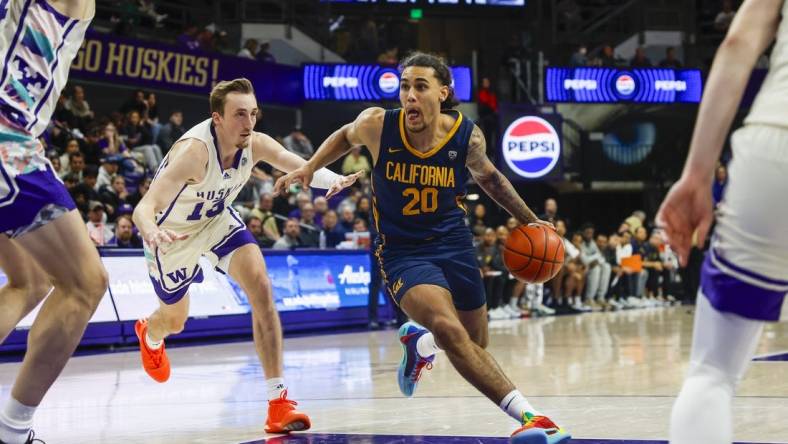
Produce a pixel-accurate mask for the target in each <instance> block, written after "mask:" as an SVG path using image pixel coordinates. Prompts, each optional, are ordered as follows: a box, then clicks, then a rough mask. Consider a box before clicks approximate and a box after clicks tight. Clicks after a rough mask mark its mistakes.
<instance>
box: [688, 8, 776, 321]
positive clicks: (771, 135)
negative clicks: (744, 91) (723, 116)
mask: <svg viewBox="0 0 788 444" xmlns="http://www.w3.org/2000/svg"><path fill="white" fill-rule="evenodd" d="M782 8H783V9H782V16H783V20H782V21H781V22H780V26H779V29H778V30H777V40H776V42H775V45H774V49H773V50H772V55H771V61H770V62H771V63H770V66H771V68H770V69H769V73H768V75H767V76H766V80H765V81H764V83H763V86H762V87H761V90H760V92H759V93H758V96H757V97H756V99H755V102H754V103H753V106H752V109H751V110H750V113H749V114H748V115H747V118H746V119H745V120H744V126H743V127H742V128H740V129H738V130H737V131H736V132H735V133H734V134H733V136H732V137H731V147H732V149H733V160H732V161H731V163H730V165H729V166H728V178H729V179H728V185H727V187H726V190H725V196H724V197H723V200H722V202H721V203H720V206H719V210H718V215H717V226H716V228H715V231H714V236H713V237H712V242H711V249H710V251H709V253H708V254H707V255H706V260H705V262H704V264H703V273H702V276H701V286H702V289H703V293H704V294H705V295H706V297H707V298H708V299H709V302H711V305H712V306H714V308H716V309H717V310H719V311H723V312H731V313H735V314H737V315H740V316H743V317H745V318H749V319H756V320H763V321H777V320H778V319H779V318H780V310H781V307H782V304H783V300H784V299H785V295H786V293H788V226H786V222H785V221H786V220H788V204H786V196H788V177H787V176H786V171H788V20H786V19H785V18H786V17H788V2H785V3H784V4H783V7H782ZM745 295H746V296H745Z"/></svg>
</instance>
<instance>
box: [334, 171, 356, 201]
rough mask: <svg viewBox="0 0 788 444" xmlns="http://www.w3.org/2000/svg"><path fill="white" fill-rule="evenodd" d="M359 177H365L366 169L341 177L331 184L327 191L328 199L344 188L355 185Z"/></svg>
mask: <svg viewBox="0 0 788 444" xmlns="http://www.w3.org/2000/svg"><path fill="white" fill-rule="evenodd" d="M359 177H364V171H358V172H355V173H353V174H349V175H347V176H342V177H340V178H339V179H337V181H336V182H334V184H333V185H331V188H329V189H328V192H327V193H326V199H330V198H332V197H334V196H335V195H336V194H337V193H339V192H340V191H342V190H343V189H345V188H347V187H349V186H351V185H353V184H354V183H356V180H358V178H359Z"/></svg>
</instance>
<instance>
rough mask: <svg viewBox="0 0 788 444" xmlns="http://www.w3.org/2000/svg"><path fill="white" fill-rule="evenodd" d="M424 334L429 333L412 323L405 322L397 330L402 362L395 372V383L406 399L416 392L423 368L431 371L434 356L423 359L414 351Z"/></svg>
mask: <svg viewBox="0 0 788 444" xmlns="http://www.w3.org/2000/svg"><path fill="white" fill-rule="evenodd" d="M426 333H429V331H428V330H427V329H425V328H424V327H422V326H420V325H418V324H416V323H414V322H406V323H404V324H402V327H400V328H399V333H398V336H399V342H400V345H402V362H400V364H399V370H398V371H397V383H399V390H400V391H401V392H402V394H403V395H405V396H408V397H410V396H413V392H414V391H416V385H417V384H418V383H419V379H420V378H421V371H422V370H423V369H425V368H426V369H427V370H432V361H433V360H434V359H435V355H432V356H429V357H427V358H424V357H421V356H419V353H418V352H417V351H416V342H418V340H419V338H420V337H421V336H422V335H424V334H426Z"/></svg>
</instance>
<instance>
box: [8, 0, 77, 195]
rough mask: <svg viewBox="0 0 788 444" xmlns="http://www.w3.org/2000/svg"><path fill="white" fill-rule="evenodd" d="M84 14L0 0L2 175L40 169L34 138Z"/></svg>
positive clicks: (37, 0) (37, 2)
mask: <svg viewBox="0 0 788 444" xmlns="http://www.w3.org/2000/svg"><path fill="white" fill-rule="evenodd" d="M89 24H90V20H89V19H88V20H76V19H72V18H69V17H67V16H65V15H63V14H61V13H59V12H58V11H56V10H55V9H54V8H52V6H51V5H49V4H48V3H47V2H46V0H0V58H2V61H3V64H2V66H1V67H0V160H1V161H2V165H0V167H2V168H3V173H4V174H3V175H4V176H8V177H6V180H0V196H1V195H2V194H3V193H4V192H7V190H5V189H4V187H7V186H8V185H9V184H8V183H6V182H8V181H10V180H11V178H13V177H14V176H16V175H17V174H24V173H28V172H31V171H36V170H44V169H45V167H46V165H47V163H48V162H47V161H46V158H45V156H44V155H43V152H42V151H43V150H42V147H41V144H40V143H38V141H37V140H36V138H37V137H38V136H40V135H41V133H42V132H43V131H44V129H46V127H47V125H48V124H49V119H50V118H51V117H52V112H53V111H54V110H55V105H56V104H57V100H58V97H59V96H60V92H61V91H62V90H63V87H64V86H65V84H66V81H67V80H68V71H69V68H70V66H71V61H72V60H73V59H74V57H75V56H76V54H77V52H78V51H79V47H80V46H81V45H82V40H83V39H84V37H85V31H86V30H87V28H88V25H89Z"/></svg>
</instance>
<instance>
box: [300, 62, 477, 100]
mask: <svg viewBox="0 0 788 444" xmlns="http://www.w3.org/2000/svg"><path fill="white" fill-rule="evenodd" d="M451 70H452V78H453V84H452V86H453V87H454V94H455V95H456V96H457V99H459V100H460V101H462V102H468V101H470V100H471V99H472V89H473V88H472V84H471V69H470V68H469V67H467V66H453V67H451ZM303 87H304V91H303V95H304V98H305V99H306V100H340V101H381V100H397V98H398V97H399V71H397V70H396V69H395V68H392V67H389V66H382V65H341V64H339V65H336V64H307V65H304V66H303Z"/></svg>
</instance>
